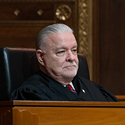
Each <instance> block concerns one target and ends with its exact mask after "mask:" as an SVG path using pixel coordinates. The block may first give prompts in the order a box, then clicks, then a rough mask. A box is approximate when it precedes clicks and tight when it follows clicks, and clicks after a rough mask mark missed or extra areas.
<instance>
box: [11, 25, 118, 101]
mask: <svg viewBox="0 0 125 125" xmlns="http://www.w3.org/2000/svg"><path fill="white" fill-rule="evenodd" d="M36 56H37V60H38V62H39V65H40V70H39V71H38V72H37V73H36V74H34V75H33V76H31V77H30V78H28V79H27V80H26V81H25V82H24V83H23V84H22V86H20V87H19V88H18V89H17V90H15V91H14V92H13V93H12V99H16V100H17V99H19V100H44V101H45V100H47V101H118V100H117V98H116V97H115V96H114V95H113V94H111V93H110V92H109V91H108V90H106V89H105V88H104V87H102V86H100V85H99V84H96V83H94V82H91V81H89V80H86V79H84V78H82V77H80V76H78V75H77V70H78V63H79V61H78V57H77V42H76V39H75V37H74V35H73V31H72V29H71V28H69V27H68V26H66V25H64V24H53V25H50V26H47V27H45V28H44V29H43V30H41V31H40V32H39V34H38V38H37V42H36ZM69 88H70V89H69Z"/></svg>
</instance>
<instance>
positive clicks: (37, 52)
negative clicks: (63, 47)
mask: <svg viewBox="0 0 125 125" xmlns="http://www.w3.org/2000/svg"><path fill="white" fill-rule="evenodd" d="M43 55H44V52H43V51H42V50H40V49H38V50H37V51H36V57H37V60H38V62H39V64H40V65H42V66H44V61H43Z"/></svg>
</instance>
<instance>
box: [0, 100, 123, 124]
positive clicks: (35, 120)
mask: <svg viewBox="0 0 125 125" xmlns="http://www.w3.org/2000/svg"><path fill="white" fill-rule="evenodd" d="M124 124H125V102H56V101H55V102H48V101H1V102H0V125H124Z"/></svg>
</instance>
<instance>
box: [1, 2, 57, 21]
mask: <svg viewBox="0 0 125 125" xmlns="http://www.w3.org/2000/svg"><path fill="white" fill-rule="evenodd" d="M40 11H41V15H40ZM0 15H1V16H0V20H3V21H8V20H9V21H11V20H16V21H17V20H54V17H55V13H54V3H51V4H50V3H47V2H43V4H41V3H39V2H36V3H34V2H30V3H29V2H23V3H22V2H14V3H11V2H9V3H1V4H0Z"/></svg>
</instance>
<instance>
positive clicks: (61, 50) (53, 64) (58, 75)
mask: <svg viewBox="0 0 125 125" xmlns="http://www.w3.org/2000/svg"><path fill="white" fill-rule="evenodd" d="M45 46H46V47H45V52H44V54H43V56H42V59H43V64H42V65H43V66H44V68H45V70H46V74H47V75H49V76H50V77H52V78H53V79H55V80H57V81H61V80H62V81H65V80H69V79H73V77H74V76H75V75H76V74H77V70H78V58H77V42H76V39H75V37H74V35H73V34H72V33H69V32H63V33H53V34H50V35H49V36H48V38H47V39H46V43H45Z"/></svg>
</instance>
